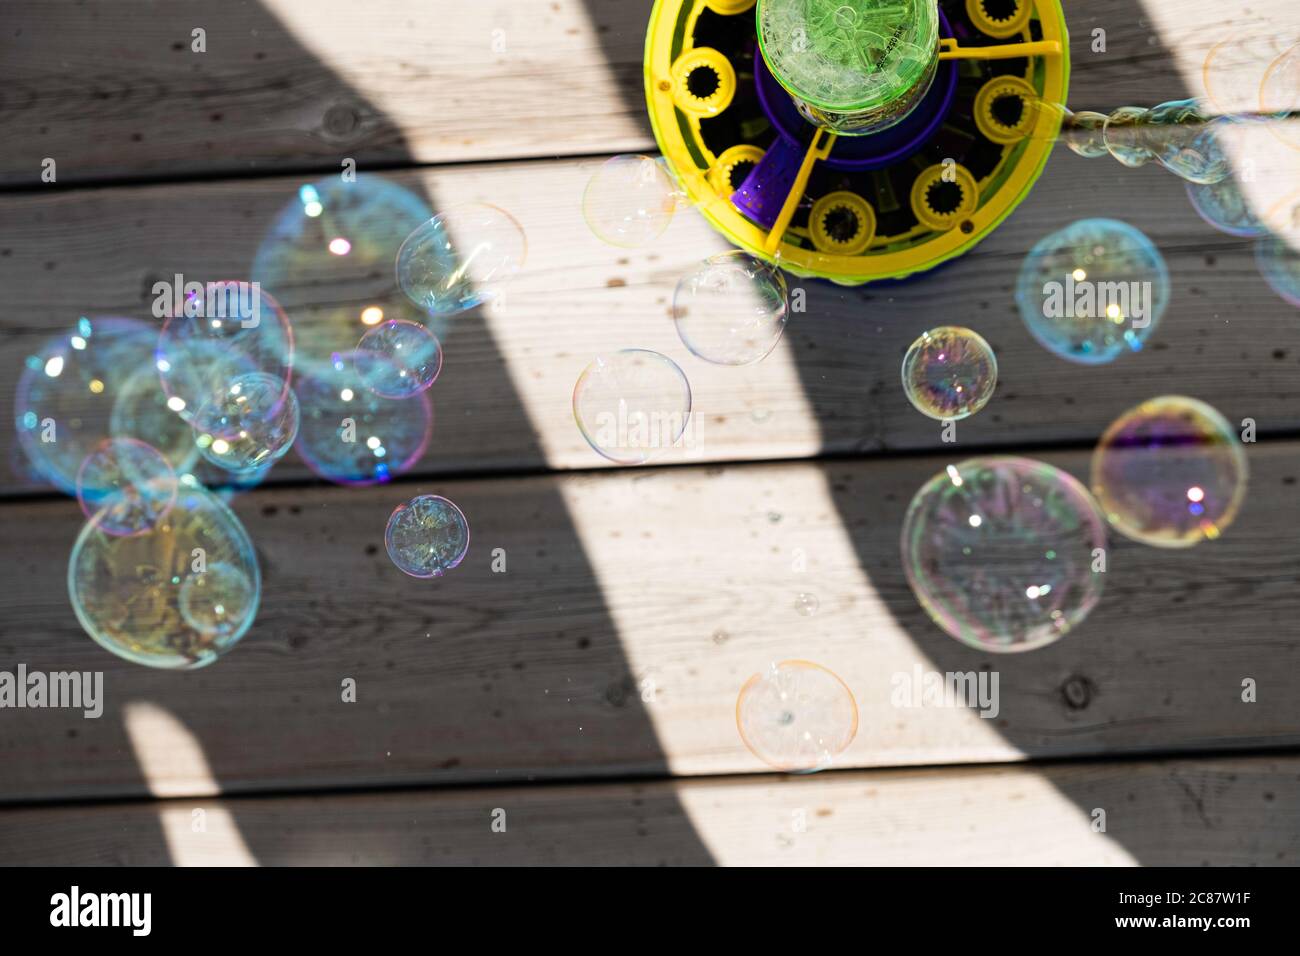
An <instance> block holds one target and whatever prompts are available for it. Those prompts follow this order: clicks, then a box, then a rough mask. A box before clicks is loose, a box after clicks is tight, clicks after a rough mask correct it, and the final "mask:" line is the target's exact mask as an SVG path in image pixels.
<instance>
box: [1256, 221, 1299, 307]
mask: <svg viewBox="0 0 1300 956" xmlns="http://www.w3.org/2000/svg"><path fill="white" fill-rule="evenodd" d="M1255 264H1256V266H1258V267H1259V273H1260V275H1262V276H1263V277H1264V281H1265V282H1267V283H1268V284H1269V286H1270V287H1271V288H1272V289H1273V291H1274V292H1276V293H1277V294H1278V295H1280V296H1281V297H1282V298H1284V299H1286V301H1288V302H1290V303H1291V304H1292V305H1294V306H1300V252H1298V251H1296V249H1294V248H1293V247H1292V246H1291V245H1290V244H1289V243H1288V242H1287V241H1286V240H1285V239H1284V238H1282V237H1280V236H1268V237H1266V238H1263V239H1260V240H1258V241H1257V242H1256V243H1255Z"/></svg>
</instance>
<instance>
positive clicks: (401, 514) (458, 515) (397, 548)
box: [384, 495, 469, 578]
mask: <svg viewBox="0 0 1300 956" xmlns="http://www.w3.org/2000/svg"><path fill="white" fill-rule="evenodd" d="M384 546H385V547H386V548H387V549H388V556H389V557H390V558H391V559H392V561H393V564H395V565H397V567H398V568H399V569H401V571H402V573H404V574H409V575H410V576H411V577H413V578H437V577H441V576H442V575H443V574H446V573H447V572H448V571H450V570H451V569H452V568H454V567H456V566H457V565H458V564H460V563H461V561H463V560H465V555H466V553H467V552H468V551H469V522H468V521H466V520H465V513H464V512H463V511H461V510H460V508H458V507H456V504H455V503H454V502H452V501H450V500H448V499H447V498H443V497H442V496H440V495H418V496H416V497H414V498H412V499H411V500H410V501H408V502H406V503H404V504H400V505H398V506H397V507H396V508H395V509H394V510H393V513H392V514H391V515H389V517H388V526H387V527H386V528H385V529H384Z"/></svg>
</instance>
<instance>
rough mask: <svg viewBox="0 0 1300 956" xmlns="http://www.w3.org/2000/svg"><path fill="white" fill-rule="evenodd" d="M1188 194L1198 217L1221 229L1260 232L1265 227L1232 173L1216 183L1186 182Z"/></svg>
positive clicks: (1230, 232) (1232, 233) (1244, 233)
mask: <svg viewBox="0 0 1300 956" xmlns="http://www.w3.org/2000/svg"><path fill="white" fill-rule="evenodd" d="M1187 198H1188V199H1189V200H1190V201H1191V203H1192V208H1193V209H1195V210H1196V212H1197V213H1198V214H1199V215H1200V217H1201V218H1202V219H1204V220H1205V221H1206V222H1207V223H1209V224H1210V225H1211V226H1213V227H1214V228H1215V229H1217V230H1219V231H1220V232H1226V233H1227V234H1228V235H1230V236H1262V235H1264V234H1265V233H1266V232H1267V231H1268V229H1267V227H1266V226H1265V225H1264V224H1263V223H1262V222H1261V221H1260V220H1259V217H1258V216H1256V215H1255V211H1254V210H1253V209H1251V208H1250V202H1249V201H1248V200H1247V199H1246V197H1245V196H1243V195H1242V192H1241V187H1240V186H1239V185H1238V184H1237V180H1236V178H1235V177H1233V176H1229V177H1228V178H1227V179H1224V180H1223V181H1222V182H1218V183H1210V184H1204V183H1188V184H1187Z"/></svg>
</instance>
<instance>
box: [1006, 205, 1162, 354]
mask: <svg viewBox="0 0 1300 956" xmlns="http://www.w3.org/2000/svg"><path fill="white" fill-rule="evenodd" d="M1168 302H1169V270H1168V269H1167V268H1166V267H1165V260H1164V257H1163V256H1161V255H1160V252H1159V250H1157V249H1156V247H1155V245H1154V244H1153V243H1152V242H1151V240H1150V239H1148V238H1147V237H1146V236H1144V235H1143V234H1142V233H1141V232H1140V231H1138V230H1137V229H1135V228H1133V227H1132V226H1130V225H1129V224H1128V223H1125V222H1120V221H1119V220H1117V219H1081V220H1079V221H1078V222H1074V223H1071V224H1070V225H1068V226H1066V227H1065V228H1063V229H1059V230H1057V231H1056V232H1053V233H1050V234H1049V235H1047V236H1044V237H1043V238H1042V239H1040V240H1039V241H1038V242H1037V243H1036V244H1035V245H1034V247H1033V248H1032V249H1031V250H1030V251H1029V255H1027V256H1026V257H1025V261H1024V263H1023V264H1022V265H1021V267H1020V276H1019V278H1018V280H1017V283H1016V304H1017V305H1018V306H1019V307H1020V317H1021V318H1022V319H1024V322H1025V326H1026V327H1027V328H1028V329H1029V331H1030V333H1031V334H1032V335H1033V336H1034V338H1035V339H1037V340H1038V342H1039V344H1040V345H1042V346H1043V347H1044V348H1046V349H1047V350H1048V351H1049V352H1052V353H1053V354H1055V355H1059V356H1060V357H1061V358H1063V359H1068V360H1070V361H1071V362H1079V363H1082V364H1085V365H1098V364H1101V363H1103V362H1110V361H1113V360H1114V359H1115V358H1117V357H1118V356H1120V355H1122V354H1123V353H1124V352H1125V351H1129V350H1131V351H1134V352H1138V351H1141V350H1142V347H1143V345H1144V344H1145V342H1146V340H1147V339H1148V338H1150V336H1151V334H1152V333H1153V332H1154V331H1155V329H1156V326H1157V325H1159V324H1160V318H1161V316H1162V315H1164V311H1165V306H1166V305H1167V304H1168Z"/></svg>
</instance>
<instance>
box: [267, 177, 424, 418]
mask: <svg viewBox="0 0 1300 956" xmlns="http://www.w3.org/2000/svg"><path fill="white" fill-rule="evenodd" d="M430 215H431V213H430V211H429V207H428V205H427V204H426V203H425V202H424V200H423V199H421V198H420V197H419V196H417V195H416V194H415V193H413V192H411V191H410V190H409V189H405V188H403V187H402V186H399V185H397V184H396V183H392V182H389V181H388V180H385V179H382V178H380V177H378V176H375V175H372V174H362V175H360V176H358V177H357V178H356V180H355V181H352V182H345V181H344V180H343V179H342V178H341V177H339V176H332V177H328V178H326V179H322V180H319V181H318V182H315V183H310V184H306V185H303V186H301V187H300V188H299V189H298V194H297V196H296V197H294V198H293V199H292V200H290V202H289V203H288V204H287V205H286V206H285V207H284V208H283V209H282V210H281V211H280V213H279V214H278V215H277V216H276V218H275V221H274V222H273V223H272V224H271V227H270V228H269V229H268V230H267V233H266V237H265V238H264V239H263V240H262V243H261V245H260V246H259V247H258V249H257V254H256V256H255V257H254V259H253V265H252V270H251V271H252V276H251V277H252V278H253V279H254V280H256V281H258V282H260V283H261V286H262V288H263V289H265V290H266V291H267V292H269V293H270V294H271V295H273V296H274V297H275V298H276V300H277V301H278V302H280V304H281V305H283V307H284V308H285V310H286V311H287V312H288V314H289V315H290V316H291V317H292V318H293V323H294V327H295V329H296V331H297V333H298V334H297V353H298V355H299V356H300V358H301V359H302V360H305V361H306V362H307V363H311V362H317V363H320V362H327V361H329V360H330V358H331V356H333V355H334V353H336V352H346V351H349V350H351V349H355V348H356V347H357V342H358V341H359V340H360V339H361V336H362V335H364V334H365V332H366V331H367V330H368V329H370V328H371V327H373V326H375V325H378V324H379V323H380V322H382V321H384V320H386V319H409V320H412V321H416V322H420V321H423V320H424V319H425V316H424V315H422V313H421V312H420V311H419V310H418V309H417V308H416V307H415V306H414V305H412V304H411V303H410V302H408V301H407V299H406V296H404V295H403V294H402V293H401V290H400V289H398V287H397V282H396V279H395V278H394V275H393V261H394V259H395V258H396V256H397V250H398V249H399V248H400V247H401V245H402V241H403V240H404V239H405V238H406V237H407V236H408V235H409V234H410V233H411V231H412V230H413V229H415V228H416V227H417V226H419V225H420V224H421V223H424V222H426V221H427V220H428V219H429V216H430ZM299 397H300V398H301V396H299Z"/></svg>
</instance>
